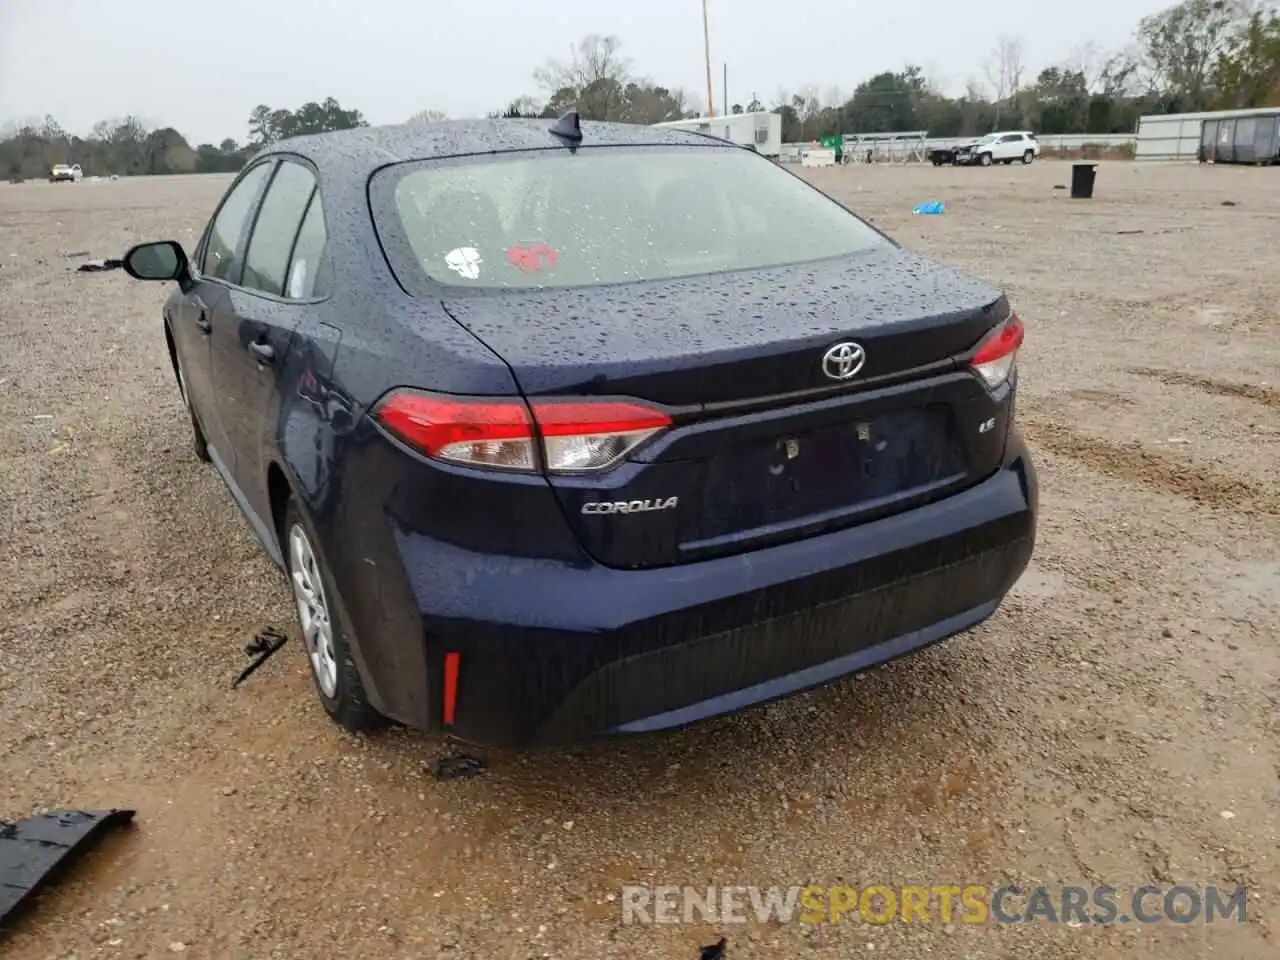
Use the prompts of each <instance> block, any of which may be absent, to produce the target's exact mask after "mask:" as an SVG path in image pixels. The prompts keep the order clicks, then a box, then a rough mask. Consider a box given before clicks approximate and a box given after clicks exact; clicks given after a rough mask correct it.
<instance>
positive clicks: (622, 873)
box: [0, 162, 1280, 960]
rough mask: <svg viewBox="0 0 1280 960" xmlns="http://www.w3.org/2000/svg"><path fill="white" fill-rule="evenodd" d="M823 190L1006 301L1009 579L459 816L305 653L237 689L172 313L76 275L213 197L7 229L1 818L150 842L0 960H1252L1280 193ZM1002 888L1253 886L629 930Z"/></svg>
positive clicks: (1257, 904) (77, 203)
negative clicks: (711, 914) (706, 903)
mask: <svg viewBox="0 0 1280 960" xmlns="http://www.w3.org/2000/svg"><path fill="white" fill-rule="evenodd" d="M810 175H811V176H812V178H813V179H814V180H815V181H816V182H817V183H819V184H820V185H821V186H822V187H824V188H825V189H828V190H830V191H831V192H833V193H835V194H836V195H838V196H839V197H840V198H842V199H844V200H846V201H847V202H849V203H850V205H852V206H854V207H855V208H856V209H858V210H859V211H861V212H863V213H864V214H866V215H869V216H871V217H873V218H874V219H875V221H876V223H877V224H879V225H880V226H881V227H883V228H885V229H887V230H888V231H889V232H891V233H892V234H893V235H895V236H896V237H897V238H898V239H899V240H901V241H902V242H903V243H904V244H905V245H907V246H909V247H913V248H916V249H919V250H921V251H923V252H926V253H929V254H933V255H936V256H939V257H941V258H943V259H945V260H948V261H950V262H952V263H955V264H957V265H959V266H962V267H965V268H968V269H970V270H971V271H974V272H976V273H977V274H980V275H982V276H985V277H988V278H990V279H991V280H993V281H996V282H998V283H1001V284H1003V285H1005V286H1006V287H1007V289H1008V290H1009V292H1010V294H1011V295H1012V297H1013V298H1014V300H1015V303H1016V304H1017V306H1018V308H1019V310H1020V312H1021V313H1022V315H1023V317H1024V319H1025V320H1026V322H1027V326H1028V341H1027V346H1026V348H1025V350H1024V356H1025V360H1024V363H1023V375H1022V381H1021V382H1022V384H1023V387H1022V389H1023V396H1022V399H1021V401H1020V405H1019V411H1018V415H1019V419H1020V420H1021V421H1022V423H1023V424H1024V428H1025V430H1026V433H1027V435H1028V438H1029V441H1030V443H1031V445H1032V448H1033V451H1034V452H1035V453H1036V454H1037V455H1038V458H1039V464H1040V469H1041V483H1042V487H1043V491H1042V511H1043V512H1042V517H1041V529H1040V541H1039V544H1038V547H1037V555H1036V559H1035V561H1034V563H1033V565H1032V567H1031V569H1030V570H1029V571H1028V572H1027V574H1026V575H1025V576H1024V578H1023V579H1022V581H1021V582H1020V583H1019V585H1018V586H1017V587H1016V588H1015V591H1014V593H1013V594H1012V595H1011V596H1010V597H1009V599H1008V601H1007V602H1006V604H1005V605H1004V607H1003V608H1002V610H1001V612H1000V613H999V614H998V615H997V616H996V617H994V618H993V619H992V620H991V621H990V622H989V623H987V624H985V625H984V626H982V627H981V628H980V629H978V630H975V631H973V632H972V633H970V634H968V635H965V636H962V637H959V638H956V639H955V640H952V641H951V642H949V643H946V644H943V645H941V646H939V647H936V648H933V649H930V650H928V651H926V652H924V653H923V654H921V655H919V656H916V657H913V658H909V659H907V660H905V661H900V662H898V663H895V664H893V665H891V666H889V667H887V668H885V669H882V670H878V671H875V672H872V673H870V674H868V675H866V676H864V677H861V678H859V679H858V680H850V681H848V682H844V683H840V684H837V685H834V686H832V687H828V688H826V689H823V690H821V691H818V692H815V693H812V694H809V695H805V696H801V697H798V698H795V699H792V700H789V701H786V702H783V703H780V704H775V705H772V706H769V707H766V708H762V709H757V710H753V711H750V712H748V713H746V714H744V715H741V716H738V717H734V718H729V719H724V720H721V721H716V722H712V723H710V724H707V725H704V726H701V727H698V728H696V729H694V730H690V731H687V732H684V733H678V734H674V735H666V736H659V737H652V738H646V739H638V740H631V741H626V742H623V743H613V744H608V745H597V746H590V747H585V748H576V749H571V750H557V751H551V752H541V753H534V754H526V755H520V754H503V753H495V754H490V755H486V757H485V759H486V760H487V761H488V763H489V770H488V772H487V774H485V775H484V776H482V777H477V778H474V779H466V780H457V781H450V782H438V781H436V780H434V779H433V778H432V777H431V776H430V775H429V774H428V772H427V767H428V765H429V764H430V762H431V761H432V760H433V759H434V758H436V757H438V756H440V755H442V753H443V752H444V751H445V749H446V745H445V744H443V743H442V742H441V741H439V740H438V739H436V738H432V737H427V736H424V735H420V734H415V733H408V732H403V731H393V732H390V733H386V734H379V735H377V736H375V737H371V738H359V737H353V736H349V735H346V734H344V733H341V732H340V731H339V730H338V729H337V728H335V727H334V726H333V725H332V724H330V722H329V721H328V720H327V719H326V717H325V716H324V713H323V711H322V709H321V707H320V705H319V704H318V703H317V702H316V701H315V697H314V694H313V692H312V689H311V684H310V680H309V678H308V675H307V673H306V668H305V658H304V656H303V654H302V651H301V647H300V645H299V644H297V643H296V642H295V643H291V644H290V645H289V646H287V647H286V648H285V650H284V651H282V652H281V654H280V655H278V656H277V657H276V658H274V659H273V660H272V661H270V662H269V664H268V665H267V666H266V667H264V668H263V670H262V671H260V672H259V673H258V674H257V675H255V676H254V677H253V678H252V679H251V680H250V681H249V682H248V683H246V684H245V686H243V687H242V688H240V689H239V690H235V691H233V690H232V689H230V681H231V679H232V678H233V677H234V676H235V674H236V673H237V672H238V671H239V670H240V669H241V668H242V667H243V666H244V665H245V662H246V661H245V655H244V653H243V650H242V648H243V646H244V644H245V643H246V641H248V640H249V639H250V637H251V636H252V634H253V633H254V632H255V631H257V630H258V629H260V628H261V627H262V626H264V625H266V624H276V625H280V626H282V627H285V626H287V627H288V628H289V629H291V630H292V629H293V625H292V618H291V611H290V603H289V597H288V593H287V590H286V586H285V583H284V581H283V579H282V578H281V577H280V576H279V575H278V574H277V573H275V572H273V569H272V567H271V566H270V565H269V563H268V561H267V560H266V559H265V558H264V557H263V556H261V554H260V552H259V550H258V548H257V547H256V546H255V545H254V542H253V540H252V539H251V535H250V533H249V532H248V529H247V527H246V526H245V525H244V524H243V523H242V522H241V520H240V519H239V518H238V516H237V514H236V512H235V508H234V507H233V505H232V503H231V500H230V498H229V497H228V495H227V493H226V491H225V490H224V488H223V487H222V484H221V483H220V482H219V480H218V478H217V477H216V476H215V474H214V473H213V471H212V470H211V469H209V468H204V467H201V466H200V465H199V464H198V463H197V462H196V460H195V458H194V457H193V455H192V453H191V448H190V442H189V434H188V431H187V428H186V425H185V423H184V419H183V415H182V410H181V407H180V405H179V398H178V393H177V390H176V389H175V387H174V384H173V380H172V376H171V374H170V372H169V369H168V363H167V359H166V357H165V352H164V345H163V339H162V337H161V333H160V315H159V308H160V304H161V302H162V301H163V299H164V297H165V295H166V293H167V291H166V290H165V289H164V288H163V287H161V286H160V285H155V284H140V283H133V282H131V281H129V280H128V279H127V278H125V277H124V276H122V275H120V274H80V273H76V272H73V266H74V264H75V263H76V262H77V261H76V260H75V259H68V257H67V256H66V255H67V254H69V253H75V252H77V251H86V250H87V251H92V253H93V255H94V256H112V255H118V254H119V253H120V252H122V251H123V250H124V248H125V247H126V246H127V245H128V244H129V243H131V242H134V241H136V240H141V239H151V238H161V237H173V238H177V239H179V240H182V241H184V242H186V243H187V244H188V245H191V244H193V243H194V240H195V237H196V231H198V230H199V229H200V227H201V226H202V225H203V223H204V221H205V219H206V218H207V217H208V215H209V213H210V211H211V210H212V208H213V206H214V204H215V203H216V201H217V198H218V197H219V196H220V194H221V192H222V191H223V190H224V189H225V186H226V183H227V180H226V178H223V177H209V178H204V177H186V178H155V179H140V180H121V181H119V182H114V183H82V184H78V185H50V184H27V185H23V186H3V187H0V450H3V454H4V455H3V458H2V459H0V491H2V493H3V501H4V509H3V511H2V512H0V583H2V584H3V589H2V590H0V718H2V723H3V726H2V727H0V730H2V731H3V732H2V733H0V817H20V816H26V815H28V814H30V813H31V812H33V811H35V810H37V809H40V808H45V807H68V806H69V807H106V806H129V807H133V808H136V810H137V811H138V815H137V825H136V827H135V828H134V829H132V830H130V831H127V832H122V833H121V834H119V835H117V836H114V837H112V838H110V839H109V840H108V841H107V842H105V843H104V844H103V845H102V846H101V847H100V848H99V849H98V851H97V852H95V853H94V854H93V855H91V856H90V857H89V858H87V859H86V861H84V862H83V863H81V864H80V865H79V866H78V868H76V869H75V870H73V871H72V873H71V874H70V875H69V877H68V878H67V879H66V881H65V882H64V883H62V884H61V885H59V886H58V887H57V888H55V889H53V890H52V891H51V892H50V893H48V894H47V895H46V896H45V897H44V898H43V900H42V902H41V903H40V904H39V907H38V909H37V910H36V911H34V912H33V913H32V914H31V915H30V916H29V917H28V918H26V919H25V920H24V921H23V922H22V923H21V924H20V925H19V926H18V927H17V929H16V930H15V931H14V933H13V934H12V936H11V937H10V939H9V941H8V942H7V943H6V944H5V949H6V950H7V953H6V956H12V957H14V958H27V957H30V958H45V957H50V958H53V957H71V956H75V957H78V958H90V957H169V956H172V955H173V954H175V953H182V954H185V955H187V956H194V957H236V958H241V957H243V958H263V957H289V958H310V957H330V956H344V957H363V956H385V957H437V956H449V957H479V956H484V957H495V958H517V960H523V958H531V957H558V958H559V957H563V958H579V957H581V958H585V957H609V958H614V957H617V958H623V957H626V958H644V957H664V958H667V957H672V958H685V957H687V958H694V957H696V956H697V947H698V946H699V945H700V944H707V943H711V942H713V941H714V940H715V939H717V938H718V937H719V936H720V935H721V934H724V935H727V936H728V937H729V948H730V949H729V956H730V957H738V956H761V957H797V956H810V955H812V956H828V957H842V958H843V957H853V956H864V955H865V956H891V957H895V958H922V957H931V958H936V957H943V958H950V957H957V958H959V957H965V958H970V960H976V958H1002V957H1009V958H1013V957H1018V958H1024V957H1036V958H1037V960H1054V958H1086V957H1098V958H1103V957H1118V956H1148V957H1153V958H1154V957H1159V958H1161V960H1179V958H1191V957H1196V958H1201V957H1205V956H1208V955H1213V956H1215V957H1225V958H1235V957H1241V958H1244V957H1258V958H1261V957H1271V956H1275V955H1276V949H1277V948H1276V943H1275V938H1276V929H1275V928H1276V923H1277V916H1278V915H1277V912H1276V910H1275V906H1274V905H1275V903H1276V901H1277V897H1280V852H1278V850H1280V847H1278V845H1277V838H1278V836H1280V804H1278V803H1277V800H1280V790H1278V786H1280V781H1278V779H1277V778H1278V777H1280V726H1278V724H1277V721H1276V715H1277V714H1276V705H1277V698H1280V651H1278V650H1277V645H1276V639H1277V637H1280V550H1278V549H1277V542H1278V540H1280V537H1278V536H1277V535H1278V534H1280V483H1277V480H1276V478H1277V476H1278V475H1280V391H1278V390H1277V389H1276V385H1277V382H1278V381H1280V307H1278V306H1277V304H1280V273H1277V272H1276V270H1275V269H1274V266H1275V238H1276V237H1277V236H1280V171H1276V170H1265V169H1264V170H1258V169H1226V168H1221V169H1217V168H1205V169H1200V168H1196V167H1189V166H1141V167H1139V166H1135V165H1130V164H1123V163H1104V164H1102V166H1101V168H1100V169H1099V175H1098V187H1097V191H1098V192H1097V197H1096V198H1095V199H1094V200H1092V201H1089V202H1084V201H1071V200H1069V199H1068V198H1067V195H1066V193H1065V192H1064V191H1062V190H1058V189H1054V188H1055V185H1056V184H1063V183H1065V182H1066V181H1067V178H1068V176H1069V168H1068V166H1067V165H1066V164H1062V163H1055V162H1044V163H1039V164H1036V165H1034V166H1032V167H1030V168H1022V167H1009V168H997V169H989V170H977V169H974V170H968V169H951V168H945V169H940V170H935V169H933V168H911V169H907V168H858V169H839V170H835V169H832V170H819V171H813V172H811V174H810ZM933 199H940V200H945V201H946V202H947V204H948V207H947V212H946V213H945V215H943V216H938V217H913V216H912V215H911V212H910V211H911V207H912V206H913V205H914V204H916V203H918V202H921V201H925V200H933ZM1228 201H1234V205H1228V203H1227V202H1228ZM1268 262H1269V263H1270V264H1271V266H1272V269H1271V270H1269V271H1267V270H1264V269H1263V265H1264V264H1265V263H1268ZM1011 879H1012V880H1014V881H1017V882H1020V883H1022V884H1023V885H1024V886H1029V885H1035V884H1037V883H1043V884H1062V883H1070V884H1082V885H1095V884H1110V885H1113V886H1116V887H1118V888H1120V889H1121V890H1127V889H1130V888H1133V887H1137V886H1139V885H1141V884H1144V883H1153V884H1159V885H1162V886H1166V887H1167V886H1170V885H1173V884H1177V883H1185V884H1190V885H1207V884H1221V885H1226V886H1228V887H1232V886H1235V885H1237V884H1243V885H1246V886H1247V887H1248V889H1249V891H1250V892H1249V902H1248V910H1247V914H1248V921H1247V922H1246V923H1244V924H1237V923H1226V922H1219V923H1216V924H1213V925H1206V924H1204V923H1202V922H1196V923H1192V924H1187V925H1178V924H1172V923H1168V922H1165V923H1161V924H1156V925H1153V926H1140V925H1137V924H1129V925H1121V924H1117V925H1112V926H1087V927H1081V928H1072V927H1068V926H1065V925H1057V926H1054V925H1050V924H1046V923H1035V924H1030V925H1025V924H1024V925H1016V926H1012V927H1011V926H1001V925H998V924H994V923H988V924H979V925H971V924H955V925H947V926H944V925H943V924H941V923H939V922H937V918H936V915H935V922H933V923H932V924H928V925H925V924H904V923H900V922H895V923H893V924H889V925H885V926H874V925H871V924H868V923H865V922H861V921H859V920H856V919H853V920H846V922H843V923H840V924H838V925H825V926H808V925H803V924H799V923H795V924H789V925H777V924H759V925H757V924H754V923H752V924H745V925H738V924H728V925H724V926H719V925H716V924H711V923H704V922H697V923H693V924H678V925H664V926H641V925H623V924H622V923H621V910H620V904H619V901H618V900H617V898H618V897H619V896H620V887H621V885H622V884H624V883H627V882H638V883H653V884H661V883H671V884H690V885H694V886H703V887H705V885H706V884H709V883H716V884H726V885H727V884H761V885H770V884H781V885H789V884H807V883H847V884H854V885H857V886H859V887H861V886H865V885H867V884H870V883H887V884H891V885H893V884H909V883H921V884H947V883H954V884H957V885H961V884H968V883H988V884H999V883H1002V882H1007V881H1009V880H1011Z"/></svg>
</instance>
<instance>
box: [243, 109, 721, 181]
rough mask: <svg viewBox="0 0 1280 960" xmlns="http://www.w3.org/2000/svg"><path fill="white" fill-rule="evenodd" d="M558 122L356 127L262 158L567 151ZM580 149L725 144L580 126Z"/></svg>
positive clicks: (358, 161)
mask: <svg viewBox="0 0 1280 960" xmlns="http://www.w3.org/2000/svg"><path fill="white" fill-rule="evenodd" d="M554 122H555V121H554V120H544V119H537V120H528V119H510V120H508V119H492V120H444V121H440V122H435V123H421V122H420V123H401V124H394V125H388V126H380V127H356V128H354V129H352V130H336V131H333V132H331V133H316V134H309V135H306V136H301V137H290V138H289V139H286V140H279V141H277V142H275V143H273V144H272V145H271V146H270V147H268V148H267V149H266V150H263V151H262V152H261V153H260V154H259V156H261V157H266V156H269V155H271V154H276V153H292V154H297V155H300V156H303V157H306V158H307V159H308V160H310V161H311V162H312V163H314V164H315V165H316V166H318V167H330V168H332V167H355V168H364V169H365V170H373V169H374V168H376V167H381V166H384V165H386V164H389V163H397V162H401V161H405V160H432V159H439V158H442V157H455V156H462V155H466V154H484V153H508V152H511V151H516V150H539V149H550V148H554V147H563V146H565V141H564V140H562V139H560V138H559V137H556V136H555V135H553V134H552V133H551V125H552V124H553V123H554ZM581 126H582V141H581V143H580V145H581V146H587V147H590V146H695V147H698V146H701V147H707V146H714V147H720V148H723V147H724V146H725V144H726V141H723V140H718V139H715V138H712V137H707V136H704V135H702V134H698V133H692V132H685V131H683V130H673V129H670V128H666V127H650V126H642V125H640V124H634V123H601V122H596V121H589V120H586V121H583V122H582V125H581Z"/></svg>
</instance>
